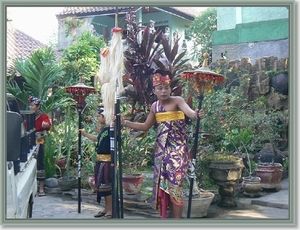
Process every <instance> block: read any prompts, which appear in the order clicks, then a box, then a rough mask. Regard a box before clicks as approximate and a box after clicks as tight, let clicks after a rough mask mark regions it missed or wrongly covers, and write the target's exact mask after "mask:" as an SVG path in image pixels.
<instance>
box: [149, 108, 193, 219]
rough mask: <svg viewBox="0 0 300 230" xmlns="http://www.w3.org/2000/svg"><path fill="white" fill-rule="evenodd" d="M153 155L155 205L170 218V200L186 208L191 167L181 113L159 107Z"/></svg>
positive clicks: (156, 112)
mask: <svg viewBox="0 0 300 230" xmlns="http://www.w3.org/2000/svg"><path fill="white" fill-rule="evenodd" d="M155 116H156V121H157V127H156V128H157V130H156V132H157V133H156V136H157V138H156V143H155V150H154V151H155V155H154V176H153V179H154V181H153V202H152V206H153V208H155V209H158V211H159V213H160V215H161V216H162V217H163V218H166V216H167V211H166V210H167V207H168V205H169V200H170V202H172V203H173V204H174V205H177V206H180V207H183V182H184V180H185V177H186V173H187V170H188V165H189V155H188V148H187V144H186V138H185V132H184V126H185V120H184V118H185V117H184V114H183V112H181V111H174V112H164V111H163V108H162V107H161V106H159V105H158V103H157V106H156V109H155Z"/></svg>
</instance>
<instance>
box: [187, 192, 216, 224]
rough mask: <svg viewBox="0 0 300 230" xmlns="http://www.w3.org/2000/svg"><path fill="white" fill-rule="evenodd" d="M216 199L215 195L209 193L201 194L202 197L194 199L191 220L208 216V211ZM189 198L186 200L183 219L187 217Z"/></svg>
mask: <svg viewBox="0 0 300 230" xmlns="http://www.w3.org/2000/svg"><path fill="white" fill-rule="evenodd" d="M214 197H215V194H214V193H212V192H209V191H204V192H200V196H195V197H193V198H192V206H191V213H190V218H199V217H205V216H207V211H208V209H209V207H210V205H211V203H212V201H213V199H214ZM188 205H189V197H185V198H184V206H183V213H182V217H184V218H185V217H187V212H188Z"/></svg>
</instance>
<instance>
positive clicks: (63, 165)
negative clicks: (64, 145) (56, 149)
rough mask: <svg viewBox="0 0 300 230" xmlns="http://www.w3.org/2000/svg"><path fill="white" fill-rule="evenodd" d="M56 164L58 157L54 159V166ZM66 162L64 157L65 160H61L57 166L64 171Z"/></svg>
mask: <svg viewBox="0 0 300 230" xmlns="http://www.w3.org/2000/svg"><path fill="white" fill-rule="evenodd" d="M55 162H56V157H55V156H54V157H53V159H52V164H55ZM66 162H67V160H66V158H65V157H63V158H60V159H59V160H58V162H57V163H56V164H57V166H58V167H60V168H61V169H63V168H65V167H66Z"/></svg>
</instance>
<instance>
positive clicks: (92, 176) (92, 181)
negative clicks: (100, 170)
mask: <svg viewBox="0 0 300 230" xmlns="http://www.w3.org/2000/svg"><path fill="white" fill-rule="evenodd" d="M88 183H89V186H90V187H91V188H92V190H93V192H96V185H95V174H94V173H91V174H89V175H88Z"/></svg>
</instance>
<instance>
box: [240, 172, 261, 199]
mask: <svg viewBox="0 0 300 230" xmlns="http://www.w3.org/2000/svg"><path fill="white" fill-rule="evenodd" d="M242 189H243V191H244V195H246V196H250V197H258V196H261V194H260V191H261V179H260V177H257V176H254V177H253V176H249V177H243V182H242Z"/></svg>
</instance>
